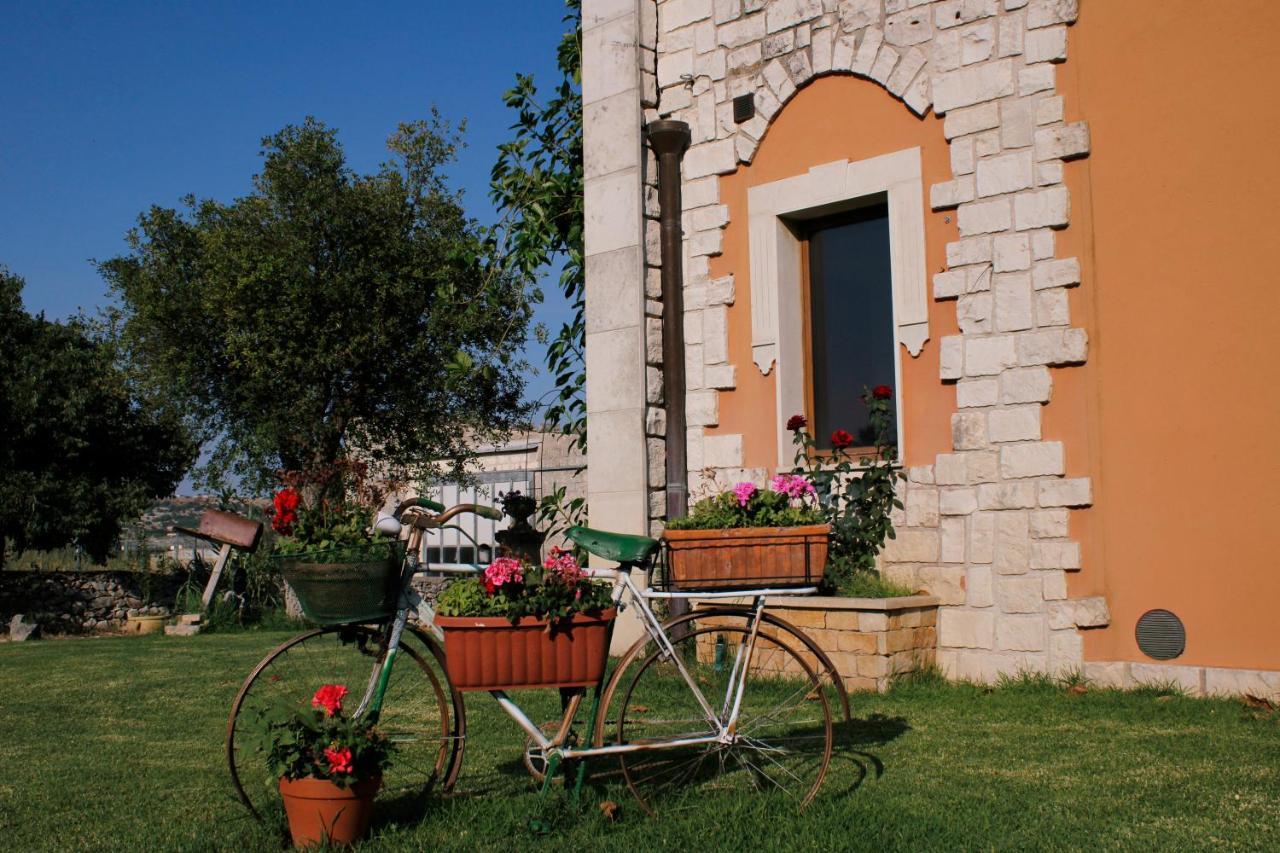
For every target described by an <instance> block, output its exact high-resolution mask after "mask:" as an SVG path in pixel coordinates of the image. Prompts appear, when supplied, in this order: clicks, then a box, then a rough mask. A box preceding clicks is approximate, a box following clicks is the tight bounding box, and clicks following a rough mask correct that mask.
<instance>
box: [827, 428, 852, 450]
mask: <svg viewBox="0 0 1280 853" xmlns="http://www.w3.org/2000/svg"><path fill="white" fill-rule="evenodd" d="M831 446H832V447H835V448H839V449H844V448H846V447H853V436H852V435H850V434H849V433H848V432H847V431H846V430H842V429H838V430H836V431H835V432H833V433H831Z"/></svg>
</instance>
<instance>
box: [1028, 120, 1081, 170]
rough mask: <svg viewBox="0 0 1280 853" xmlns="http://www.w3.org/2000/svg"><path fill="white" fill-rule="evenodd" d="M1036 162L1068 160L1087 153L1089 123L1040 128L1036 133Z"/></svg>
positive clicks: (1078, 122) (1079, 122)
mask: <svg viewBox="0 0 1280 853" xmlns="http://www.w3.org/2000/svg"><path fill="white" fill-rule="evenodd" d="M1035 151H1036V159H1037V160H1052V159H1061V160H1070V159H1073V158H1075V157H1083V156H1084V155H1086V154H1088V153H1089V123H1088V122H1085V121H1077V122H1073V123H1071V124H1063V125H1055V126H1053V127H1042V128H1040V129H1039V130H1037V131H1036V149H1035Z"/></svg>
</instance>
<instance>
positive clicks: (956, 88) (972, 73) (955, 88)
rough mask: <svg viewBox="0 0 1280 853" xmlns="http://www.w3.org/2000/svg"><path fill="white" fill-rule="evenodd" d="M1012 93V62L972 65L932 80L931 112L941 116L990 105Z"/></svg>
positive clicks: (939, 75)
mask: <svg viewBox="0 0 1280 853" xmlns="http://www.w3.org/2000/svg"><path fill="white" fill-rule="evenodd" d="M1013 92H1014V74H1013V61H1012V60H1010V59H1001V60H998V61H996V62H987V63H983V64H981V65H971V66H969V67H967V68H959V69H957V70H955V71H947V72H944V73H941V74H935V75H934V77H933V108H934V111H935V112H937V113H939V114H942V113H946V112H947V111H949V110H953V109H955V108H957V107H967V106H970V105H971V104H980V103H983V102H984V101H992V100H995V99H996V98H1002V97H1004V96H1005V95H1012V94H1013Z"/></svg>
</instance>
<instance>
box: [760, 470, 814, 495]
mask: <svg viewBox="0 0 1280 853" xmlns="http://www.w3.org/2000/svg"><path fill="white" fill-rule="evenodd" d="M769 489H770V490H771V491H774V492H777V493H778V494H780V495H786V496H787V497H789V498H803V497H804V496H806V495H812V494H814V493H815V492H814V488H813V483H810V482H809V480H808V479H807V478H806V477H802V476H800V475H799V474H779V475H777V476H776V477H774V478H773V479H772V480H770V481H769Z"/></svg>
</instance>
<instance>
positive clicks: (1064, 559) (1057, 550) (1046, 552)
mask: <svg viewBox="0 0 1280 853" xmlns="http://www.w3.org/2000/svg"><path fill="white" fill-rule="evenodd" d="M1031 568H1033V569H1062V570H1063V571H1073V572H1074V571H1079V570H1080V544H1079V543H1078V542H1047V541H1046V542H1033V543H1031Z"/></svg>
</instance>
